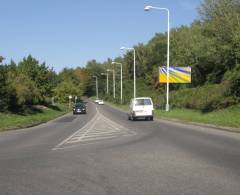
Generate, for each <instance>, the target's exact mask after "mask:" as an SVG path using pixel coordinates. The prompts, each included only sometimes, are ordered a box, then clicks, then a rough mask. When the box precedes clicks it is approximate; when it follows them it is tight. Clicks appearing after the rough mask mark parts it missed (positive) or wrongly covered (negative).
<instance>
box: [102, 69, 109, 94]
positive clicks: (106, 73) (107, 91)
mask: <svg viewBox="0 0 240 195" xmlns="http://www.w3.org/2000/svg"><path fill="white" fill-rule="evenodd" d="M101 75H106V76H107V94H108V72H107V73H101Z"/></svg>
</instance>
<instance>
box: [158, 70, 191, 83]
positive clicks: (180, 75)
mask: <svg viewBox="0 0 240 195" xmlns="http://www.w3.org/2000/svg"><path fill="white" fill-rule="evenodd" d="M159 82H160V83H167V67H166V66H163V67H160V68H159ZM169 83H191V67H176V66H171V67H169Z"/></svg>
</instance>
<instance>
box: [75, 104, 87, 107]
mask: <svg viewBox="0 0 240 195" xmlns="http://www.w3.org/2000/svg"><path fill="white" fill-rule="evenodd" d="M82 107H85V104H83V103H78V104H75V108H82Z"/></svg>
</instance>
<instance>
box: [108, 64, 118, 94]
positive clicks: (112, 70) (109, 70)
mask: <svg viewBox="0 0 240 195" xmlns="http://www.w3.org/2000/svg"><path fill="white" fill-rule="evenodd" d="M107 72H112V73H113V98H115V97H116V95H115V71H114V69H107Z"/></svg>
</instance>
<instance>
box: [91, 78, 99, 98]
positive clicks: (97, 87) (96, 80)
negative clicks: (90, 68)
mask: <svg viewBox="0 0 240 195" xmlns="http://www.w3.org/2000/svg"><path fill="white" fill-rule="evenodd" d="M92 77H93V78H96V96H97V100H98V77H97V76H92Z"/></svg>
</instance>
